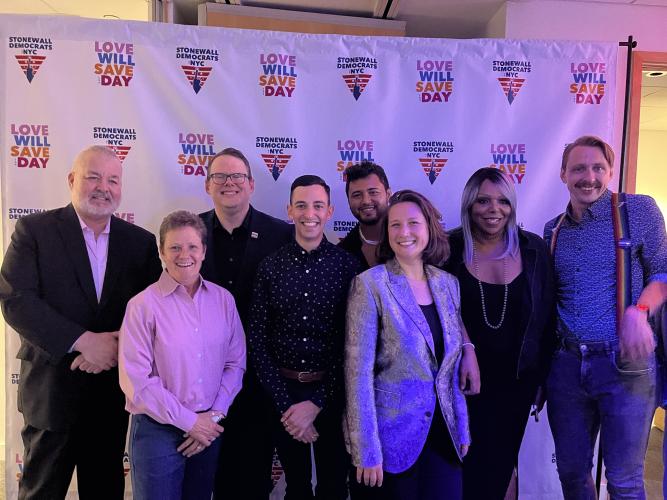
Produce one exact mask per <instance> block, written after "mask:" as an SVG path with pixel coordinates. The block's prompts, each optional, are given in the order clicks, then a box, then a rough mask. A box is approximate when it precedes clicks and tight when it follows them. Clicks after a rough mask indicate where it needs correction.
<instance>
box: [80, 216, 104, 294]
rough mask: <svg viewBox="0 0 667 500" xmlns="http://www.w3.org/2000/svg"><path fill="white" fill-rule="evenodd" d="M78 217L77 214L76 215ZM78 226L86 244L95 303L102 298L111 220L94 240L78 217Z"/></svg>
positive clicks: (91, 233) (91, 232)
mask: <svg viewBox="0 0 667 500" xmlns="http://www.w3.org/2000/svg"><path fill="white" fill-rule="evenodd" d="M77 217H79V214H77ZM79 224H81V231H83V239H84V241H85V242H86V251H87V252H88V260H89V261H90V269H91V271H92V272H93V282H94V283H95V293H96V294H97V301H98V302H99V301H100V297H101V296H102V285H104V275H105V274H106V270H107V256H108V254H109V231H110V230H111V219H109V221H108V222H107V225H106V227H105V228H104V230H103V231H102V232H101V233H100V234H99V235H98V237H97V239H95V232H94V231H93V230H92V229H90V228H89V227H88V225H87V224H86V223H85V222H83V219H82V218H81V217H79Z"/></svg>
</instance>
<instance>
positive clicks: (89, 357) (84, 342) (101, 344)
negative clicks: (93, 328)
mask: <svg viewBox="0 0 667 500" xmlns="http://www.w3.org/2000/svg"><path fill="white" fill-rule="evenodd" d="M74 350H75V351H78V352H80V353H81V354H82V355H83V357H84V358H85V361H87V362H88V363H90V364H93V365H96V366H98V367H100V368H101V369H102V370H109V369H110V368H113V367H114V366H116V365H117V364H118V332H102V333H93V332H88V331H86V332H84V333H83V335H81V336H80V337H79V338H78V339H77V341H76V342H74ZM75 361H76V360H75ZM72 366H74V363H72ZM73 369H76V368H73Z"/></svg>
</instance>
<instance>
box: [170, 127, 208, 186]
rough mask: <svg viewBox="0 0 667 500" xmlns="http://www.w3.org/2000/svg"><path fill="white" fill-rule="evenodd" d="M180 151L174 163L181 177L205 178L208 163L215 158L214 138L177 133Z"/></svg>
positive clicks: (196, 134)
mask: <svg viewBox="0 0 667 500" xmlns="http://www.w3.org/2000/svg"><path fill="white" fill-rule="evenodd" d="M178 144H179V146H180V150H179V152H178V158H177V160H176V163H178V164H179V165H180V167H181V173H182V174H183V175H201V176H204V177H205V176H206V167H207V166H208V162H209V161H210V160H211V158H212V157H213V156H215V137H214V136H213V134H208V133H203V134H201V133H194V132H179V133H178Z"/></svg>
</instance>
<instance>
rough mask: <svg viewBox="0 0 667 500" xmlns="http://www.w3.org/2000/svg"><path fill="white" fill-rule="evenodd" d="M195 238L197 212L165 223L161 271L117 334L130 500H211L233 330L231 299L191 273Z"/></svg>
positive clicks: (236, 349) (238, 342) (228, 396)
mask: <svg viewBox="0 0 667 500" xmlns="http://www.w3.org/2000/svg"><path fill="white" fill-rule="evenodd" d="M205 241H206V227H205V226H204V224H203V223H202V221H201V219H200V218H199V217H198V216H197V215H195V214H192V213H189V212H185V211H177V212H173V213H171V214H169V215H168V216H167V217H165V219H164V220H163V221H162V224H161V225H160V256H161V257H162V260H163V262H164V264H165V267H166V270H165V271H163V272H162V276H160V279H159V280H158V281H157V283H153V284H152V285H151V286H149V287H148V288H146V290H144V291H143V292H141V293H140V294H138V295H137V296H136V297H134V298H133V299H132V300H131V301H130V302H129V303H128V305H127V310H126V313H125V319H124V320H123V326H122V327H121V330H120V337H119V356H118V364H119V372H120V386H121V388H122V389H123V392H124V393H125V398H126V405H125V408H126V409H127V411H128V412H130V413H131V414H132V423H131V428H130V463H131V467H132V469H131V471H132V489H133V493H134V498H135V499H136V500H148V499H155V500H168V499H178V500H181V499H200V498H210V497H211V491H212V489H213V480H214V476H215V470H216V465H217V459H218V451H219V447H220V440H221V439H222V436H223V430H224V428H223V427H222V426H221V425H220V424H221V423H222V419H224V418H225V415H226V413H227V410H228V409H229V406H230V405H231V403H232V400H233V399H234V396H236V394H237V393H238V392H239V390H240V389H241V380H242V376H243V372H244V370H245V362H246V359H245V357H246V353H245V337H244V334H243V327H242V326H241V321H240V319H239V315H238V312H237V311H236V305H235V303H234V299H233V297H232V295H231V294H230V293H229V292H228V291H227V290H225V289H224V288H221V287H219V286H217V285H215V284H213V283H211V282H209V281H206V280H204V279H202V278H201V276H200V275H199V270H200V268H201V263H202V261H203V260H204V255H205V252H206V245H205Z"/></svg>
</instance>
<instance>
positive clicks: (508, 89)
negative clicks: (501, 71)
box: [498, 76, 526, 104]
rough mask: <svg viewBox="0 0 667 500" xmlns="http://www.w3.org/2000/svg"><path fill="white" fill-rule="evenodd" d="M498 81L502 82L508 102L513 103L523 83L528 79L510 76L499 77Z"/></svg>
mask: <svg viewBox="0 0 667 500" xmlns="http://www.w3.org/2000/svg"><path fill="white" fill-rule="evenodd" d="M498 81H499V82H500V87H501V88H502V89H503V92H504V93H505V96H506V97H507V102H509V103H510V104H512V103H513V102H514V99H515V98H516V96H517V94H518V93H519V90H521V87H523V83H524V82H525V81H526V79H525V78H509V77H504V76H503V77H499V78H498Z"/></svg>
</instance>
